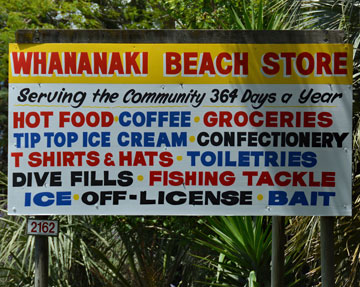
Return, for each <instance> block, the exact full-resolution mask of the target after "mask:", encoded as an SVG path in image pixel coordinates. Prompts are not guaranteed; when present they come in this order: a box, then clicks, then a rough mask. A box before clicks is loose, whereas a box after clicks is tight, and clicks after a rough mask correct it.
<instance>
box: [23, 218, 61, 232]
mask: <svg viewBox="0 0 360 287" xmlns="http://www.w3.org/2000/svg"><path fill="white" fill-rule="evenodd" d="M27 234H28V235H45V236H58V234H59V222H58V221H57V220H42V219H28V221H27Z"/></svg>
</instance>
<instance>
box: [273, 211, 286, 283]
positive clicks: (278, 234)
mask: <svg viewBox="0 0 360 287" xmlns="http://www.w3.org/2000/svg"><path fill="white" fill-rule="evenodd" d="M284 225H285V217H284V216H273V217H272V243H271V244H272V250H271V251H272V252H271V262H272V266H271V267H272V268H271V287H284V251H285V233H284V232H285V226H284Z"/></svg>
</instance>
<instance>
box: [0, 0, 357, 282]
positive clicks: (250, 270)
mask: <svg viewBox="0 0 360 287" xmlns="http://www.w3.org/2000/svg"><path fill="white" fill-rule="evenodd" d="M0 7H1V9H0V171H2V172H0V189H1V192H0V206H1V210H0V286H7V287H9V286H33V272H34V262H33V245H34V239H33V237H30V236H26V235H25V232H24V229H25V217H8V216H7V215H6V182H7V180H6V175H5V174H6V169H7V158H6V157H7V65H8V55H7V51H8V43H9V42H14V37H15V31H16V30H18V29H45V28H46V29H53V28H58V29H80V28H85V29H258V30H262V29H269V30H271V29H293V30H294V29H340V30H344V31H345V33H346V37H347V39H346V41H347V42H350V43H353V44H354V48H355V49H354V85H353V91H354V99H355V102H354V115H353V119H354V120H353V123H354V125H353V127H354V145H353V149H354V152H353V155H354V159H353V168H354V169H353V170H354V174H353V178H354V184H353V202H354V206H353V217H351V218H349V217H346V218H344V217H338V218H336V225H335V232H336V234H335V240H336V241H335V245H336V284H335V285H336V286H341V287H345V286H349V287H353V286H360V266H359V262H360V237H359V230H360V214H359V212H360V175H359V174H360V160H359V159H360V147H359V145H360V122H359V111H360V108H359V86H360V81H359V79H360V61H359V59H360V52H359V42H360V36H359V35H360V34H359V31H360V26H359V25H360V24H359V23H360V19H359V17H360V1H356V0H331V1H330V0H318V1H315V0H306V1H298V0H289V1H285V0H273V1H272V0H239V1H234V0H228V1H225V0H198V1H193V0H191V1H190V0H163V1H160V0H158V1H156V0H148V1H147V0H97V1H90V0H77V1H62V0H22V1H20V0H6V1H5V0H0ZM57 219H59V221H60V226H61V233H60V236H59V238H52V239H50V242H49V246H50V270H49V272H50V274H51V276H50V279H51V282H50V286H59V287H60V286H64V287H65V286H73V287H83V286H84V287H85V286H131V287H136V286H139V287H140V286H141V287H143V286H144V287H150V286H156V287H159V286H170V285H171V286H270V285H269V282H270V257H271V249H270V245H271V244H270V243H271V232H270V230H269V226H270V225H271V222H270V219H269V218H265V217H256V218H251V217H230V218H228V217H216V218H197V217H186V218H184V217H118V216H117V217H111V216H109V217H89V216H81V217H80V216H77V217H71V216H60V217H57ZM286 226H287V229H286V233H287V239H288V241H287V245H286V270H287V274H286V282H287V283H286V286H321V283H320V279H319V278H320V248H319V218H318V217H287V218H286Z"/></svg>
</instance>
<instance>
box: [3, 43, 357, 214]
mask: <svg viewBox="0 0 360 287" xmlns="http://www.w3.org/2000/svg"><path fill="white" fill-rule="evenodd" d="M350 51H351V49H350V46H349V45H345V44H306V45H305V44H286V45H284V44H283V45H275V44H267V45H261V44H246V45H245V44H91V45H87V44H40V45H18V44H12V45H10V76H9V79H10V89H9V90H10V94H9V205H8V207H9V214H16V215H18V214H28V215H44V214H48V215H50V214H73V215H85V214H87V215H106V214H122V215H351V152H352V150H351V149H352V148H351V147H352V140H351V125H352V123H351V114H352V87H351V83H352V75H351V73H352V67H351V63H352V57H351V53H350Z"/></svg>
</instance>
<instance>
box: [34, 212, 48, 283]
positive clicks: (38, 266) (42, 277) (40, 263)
mask: <svg viewBox="0 0 360 287" xmlns="http://www.w3.org/2000/svg"><path fill="white" fill-rule="evenodd" d="M37 219H44V220H46V219H47V216H45V217H44V216H40V217H37ZM48 270H49V245H48V236H46V235H35V287H47V286H48V281H49V275H48Z"/></svg>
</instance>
